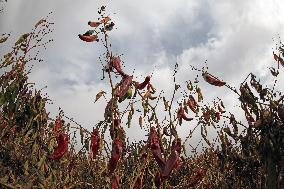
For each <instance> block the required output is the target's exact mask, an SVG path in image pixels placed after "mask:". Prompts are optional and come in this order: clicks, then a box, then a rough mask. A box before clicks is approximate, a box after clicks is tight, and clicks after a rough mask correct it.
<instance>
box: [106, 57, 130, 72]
mask: <svg viewBox="0 0 284 189" xmlns="http://www.w3.org/2000/svg"><path fill="white" fill-rule="evenodd" d="M120 62H121V60H120V57H119V56H118V57H112V59H111V62H110V63H111V66H112V67H114V68H115V70H116V71H117V72H118V73H119V74H120V75H121V76H122V77H126V76H127V75H126V74H125V73H124V72H123V71H122V68H121V65H120Z"/></svg>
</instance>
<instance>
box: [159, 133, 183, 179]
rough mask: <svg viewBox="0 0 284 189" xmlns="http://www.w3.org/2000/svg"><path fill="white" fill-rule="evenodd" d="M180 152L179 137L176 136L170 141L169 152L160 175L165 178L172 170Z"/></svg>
mask: <svg viewBox="0 0 284 189" xmlns="http://www.w3.org/2000/svg"><path fill="white" fill-rule="evenodd" d="M180 153H181V139H180V138H178V139H177V140H174V141H173V142H172V147H171V154H170V156H169V158H168V160H167V162H166V165H165V167H164V169H163V171H162V172H161V177H162V178H163V179H166V178H168V177H169V175H170V173H171V172H172V170H173V168H174V167H175V164H176V162H177V161H178V159H179V155H180Z"/></svg>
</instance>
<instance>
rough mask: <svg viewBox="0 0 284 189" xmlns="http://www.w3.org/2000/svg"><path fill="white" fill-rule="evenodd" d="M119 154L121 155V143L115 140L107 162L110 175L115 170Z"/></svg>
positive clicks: (117, 139)
mask: <svg viewBox="0 0 284 189" xmlns="http://www.w3.org/2000/svg"><path fill="white" fill-rule="evenodd" d="M121 154H122V142H121V140H120V139H119V138H116V139H115V140H114V143H113V146H112V153H111V158H110V160H109V165H108V170H109V174H112V173H113V172H114V170H115V169H116V166H117V163H118V160H119V159H120V156H121Z"/></svg>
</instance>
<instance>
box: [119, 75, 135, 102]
mask: <svg viewBox="0 0 284 189" xmlns="http://www.w3.org/2000/svg"><path fill="white" fill-rule="evenodd" d="M132 78H133V76H125V77H124V78H123V79H122V81H121V84H120V86H119V88H118V89H116V90H115V95H116V96H118V97H123V96H124V95H125V94H126V93H127V91H128V89H129V87H130V85H131V83H132Z"/></svg>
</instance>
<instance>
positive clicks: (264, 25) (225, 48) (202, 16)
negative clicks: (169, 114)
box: [0, 0, 284, 138]
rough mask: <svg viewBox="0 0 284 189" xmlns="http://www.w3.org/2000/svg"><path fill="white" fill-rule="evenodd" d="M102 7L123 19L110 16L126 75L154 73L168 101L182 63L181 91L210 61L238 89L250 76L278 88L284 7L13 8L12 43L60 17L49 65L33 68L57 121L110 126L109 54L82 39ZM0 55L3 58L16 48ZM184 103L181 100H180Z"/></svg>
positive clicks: (6, 28) (203, 3)
mask: <svg viewBox="0 0 284 189" xmlns="http://www.w3.org/2000/svg"><path fill="white" fill-rule="evenodd" d="M101 5H107V10H108V11H109V12H110V13H116V14H111V15H110V16H111V17H112V19H113V21H114V22H115V23H116V26H117V29H116V30H114V31H113V32H112V33H111V34H110V36H111V43H112V45H113V46H112V48H113V51H114V52H116V53H117V54H124V56H122V60H123V61H124V62H125V65H126V71H127V72H132V71H133V68H136V72H135V74H134V76H135V77H137V78H138V80H139V79H140V80H142V77H141V75H143V76H145V75H147V74H151V73H152V72H153V73H154V74H153V78H152V82H153V84H154V86H156V88H157V89H159V90H164V91H165V93H166V96H170V95H171V92H172V89H173V87H174V86H173V82H172V78H171V75H172V72H173V68H174V64H175V62H178V63H179V65H180V66H179V72H178V76H177V81H178V83H180V84H182V83H184V82H185V81H186V80H189V79H193V78H194V77H195V76H196V74H197V73H196V72H192V71H190V67H189V65H194V66H197V67H202V66H203V65H204V64H203V63H204V61H205V60H206V59H207V60H208V66H209V71H210V72H212V73H214V74H215V75H216V76H218V77H220V78H222V79H223V80H224V81H226V82H228V83H229V84H230V85H232V86H236V87H237V88H238V87H239V86H238V85H237V84H238V83H240V82H241V81H243V80H244V78H245V77H246V75H248V73H250V72H254V73H255V74H256V75H258V76H260V78H261V79H262V81H263V82H264V83H267V84H269V83H271V78H270V75H269V72H268V69H267V67H268V66H271V65H273V64H275V62H274V61H273V59H272V51H273V49H272V48H274V47H275V42H274V41H273V40H272V38H275V39H276V38H277V37H278V34H280V37H282V38H283V33H284V20H283V18H284V11H283V9H282V10H281V7H284V1H282V0H250V1H247V0H238V1H232V0H214V1H213V0H212V1H207V0H198V1H196V0H195V1H193V0H175V1H172V0H156V1H152V0H143V1H139V0H120V1H102V0H100V1H89V0H86V1H71V0H68V1H67V0H61V1H58V0H49V1H46V0H45V1H44V0H25V1H21V0H11V1H9V0H8V2H7V3H5V4H3V6H4V11H3V12H2V13H0V33H4V32H11V34H12V38H11V39H10V40H11V41H10V42H11V43H12V41H13V36H14V37H17V36H19V35H20V34H22V33H25V32H29V31H31V29H32V27H33V25H34V24H35V23H36V22H37V21H38V20H39V19H40V18H42V17H44V16H46V15H47V14H48V13H49V12H51V11H52V12H53V14H52V16H51V17H50V19H51V21H53V22H54V23H55V25H54V29H55V30H54V32H53V34H52V36H51V37H52V38H53V39H54V42H53V43H51V44H50V45H49V47H48V49H47V50H45V51H42V52H41V56H42V57H43V58H44V60H45V61H44V62H43V63H40V64H36V65H35V66H34V68H33V73H32V74H31V77H30V80H31V81H35V82H36V83H37V85H36V86H37V87H38V88H42V87H43V86H45V85H47V86H48V88H47V89H45V91H46V92H47V93H48V95H49V97H50V98H51V99H52V100H53V101H54V104H53V105H49V106H48V110H49V111H50V112H51V115H52V116H54V115H56V114H57V112H58V111H57V110H58V107H59V106H60V107H61V108H63V109H64V111H65V113H66V115H67V116H70V117H74V118H75V120H76V121H77V122H79V123H81V124H82V125H83V126H84V127H85V128H87V129H89V130H91V127H92V126H93V125H94V124H95V123H96V122H97V121H98V120H101V119H103V107H104V106H105V104H106V103H105V102H104V101H103V100H100V101H99V102H97V103H95V104H94V103H93V102H94V98H95V95H96V94H97V92H99V91H100V90H101V89H102V90H105V91H108V86H107V85H106V81H101V80H100V78H101V76H102V72H101V67H100V63H99V61H98V57H99V55H100V54H101V53H102V52H103V49H102V46H101V45H99V44H97V43H93V44H89V43H83V42H82V41H80V40H79V39H78V37H77V35H78V34H79V33H83V32H85V31H86V30H88V29H89V27H88V25H87V22H88V21H89V20H96V18H97V17H98V15H97V8H98V7H100V6H101ZM276 41H277V40H276ZM0 48H1V49H0V52H1V54H2V53H3V54H4V53H5V52H6V51H8V50H9V42H8V43H7V45H6V46H1V47H0ZM281 82H283V76H280V83H281ZM200 85H201V87H202V88H203V90H204V93H205V98H206V99H205V100H206V101H208V102H209V101H210V100H212V99H213V98H216V97H217V96H219V97H221V98H223V99H224V101H225V105H226V106H227V107H230V108H231V109H232V110H233V109H234V111H235V112H237V113H238V115H239V116H240V119H241V117H242V114H241V111H240V110H239V109H238V108H237V107H234V106H235V105H236V101H235V100H234V99H235V98H236V96H235V95H233V94H232V93H231V92H230V91H229V90H227V89H220V88H216V87H212V86H208V84H205V83H204V82H201V83H200ZM279 89H280V90H283V87H282V88H281V86H279ZM180 98H181V95H180V96H177V100H178V99H180ZM192 127H193V126H185V127H182V128H179V132H180V135H181V136H182V137H185V136H186V134H187V133H188V132H189V130H190V128H192ZM136 131H137V126H133V127H132V128H131V129H130V130H129V131H128V132H129V133H130V134H131V137H132V138H143V137H144V136H143V135H142V134H140V135H139V134H137V132H136ZM131 137H130V138H131Z"/></svg>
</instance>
